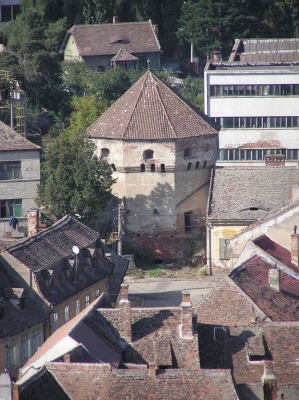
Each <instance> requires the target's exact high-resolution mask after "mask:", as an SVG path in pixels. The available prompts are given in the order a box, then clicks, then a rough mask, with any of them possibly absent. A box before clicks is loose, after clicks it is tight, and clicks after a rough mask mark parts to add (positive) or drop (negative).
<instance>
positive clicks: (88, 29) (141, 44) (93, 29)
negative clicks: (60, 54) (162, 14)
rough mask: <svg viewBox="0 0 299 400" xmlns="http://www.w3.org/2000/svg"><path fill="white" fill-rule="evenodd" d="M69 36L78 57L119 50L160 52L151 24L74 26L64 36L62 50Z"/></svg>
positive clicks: (106, 53)
mask: <svg viewBox="0 0 299 400" xmlns="http://www.w3.org/2000/svg"><path fill="white" fill-rule="evenodd" d="M70 35H73V39H74V41H75V43H76V45H77V48H78V51H79V55H80V56H81V57H86V56H98V55H114V54H116V53H117V52H118V50H119V48H120V47H121V48H122V49H124V50H126V51H127V52H128V53H131V54H137V53H160V51H161V48H160V43H159V41H158V39H157V36H156V34H155V32H154V29H153V25H152V23H151V21H146V22H126V23H117V24H100V25H74V26H73V27H72V28H71V29H70V30H69V31H68V32H67V34H66V37H65V39H64V42H63V44H62V51H64V49H65V46H66V44H67V41H68V39H69V37H70Z"/></svg>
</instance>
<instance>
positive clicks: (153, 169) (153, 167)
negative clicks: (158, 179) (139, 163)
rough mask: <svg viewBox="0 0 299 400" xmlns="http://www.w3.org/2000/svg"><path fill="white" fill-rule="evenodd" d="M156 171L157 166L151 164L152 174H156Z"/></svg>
mask: <svg viewBox="0 0 299 400" xmlns="http://www.w3.org/2000/svg"><path fill="white" fill-rule="evenodd" d="M155 171H156V166H155V164H151V172H155Z"/></svg>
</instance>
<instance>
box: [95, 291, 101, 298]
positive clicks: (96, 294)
mask: <svg viewBox="0 0 299 400" xmlns="http://www.w3.org/2000/svg"><path fill="white" fill-rule="evenodd" d="M99 295H100V289H96V291H95V296H96V297H99Z"/></svg>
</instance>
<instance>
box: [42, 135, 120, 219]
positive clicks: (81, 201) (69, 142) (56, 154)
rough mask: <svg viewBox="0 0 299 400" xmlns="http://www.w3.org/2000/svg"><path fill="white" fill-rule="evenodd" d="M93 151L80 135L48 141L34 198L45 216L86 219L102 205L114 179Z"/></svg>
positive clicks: (107, 197) (110, 171)
mask: <svg viewBox="0 0 299 400" xmlns="http://www.w3.org/2000/svg"><path fill="white" fill-rule="evenodd" d="M94 150H95V145H94V143H93V142H92V141H91V140H89V139H87V138H86V136H85V135H84V134H82V133H81V134H77V135H72V136H67V135H61V136H60V137H58V138H56V139H54V140H53V141H52V143H51V144H50V147H49V152H48V153H47V156H46V161H45V162H44V163H43V164H42V169H41V182H40V185H39V188H38V197H37V199H36V202H37V204H38V205H39V206H40V207H44V209H45V212H46V213H47V214H48V215H53V216H55V217H56V218H61V217H63V216H64V215H65V214H70V215H75V214H79V215H80V216H84V217H86V218H88V217H90V216H93V215H96V214H97V213H98V212H100V211H101V210H103V208H104V207H105V206H106V204H107V201H108V200H109V198H110V195H111V187H112V185H113V183H114V182H115V180H114V179H113V178H112V170H111V167H110V165H109V164H108V163H107V161H105V160H104V159H99V158H98V157H96V156H95V155H94Z"/></svg>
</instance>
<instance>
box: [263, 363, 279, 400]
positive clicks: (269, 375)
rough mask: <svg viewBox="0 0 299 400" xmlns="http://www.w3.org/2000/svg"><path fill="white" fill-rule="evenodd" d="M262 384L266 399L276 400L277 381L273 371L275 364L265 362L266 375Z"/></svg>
mask: <svg viewBox="0 0 299 400" xmlns="http://www.w3.org/2000/svg"><path fill="white" fill-rule="evenodd" d="M262 383H263V386H264V388H263V389H264V399H265V400H276V399H277V398H278V397H277V395H278V393H277V392H278V390H277V389H278V386H277V379H276V376H275V375H274V371H273V362H272V361H264V374H263V376H262Z"/></svg>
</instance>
